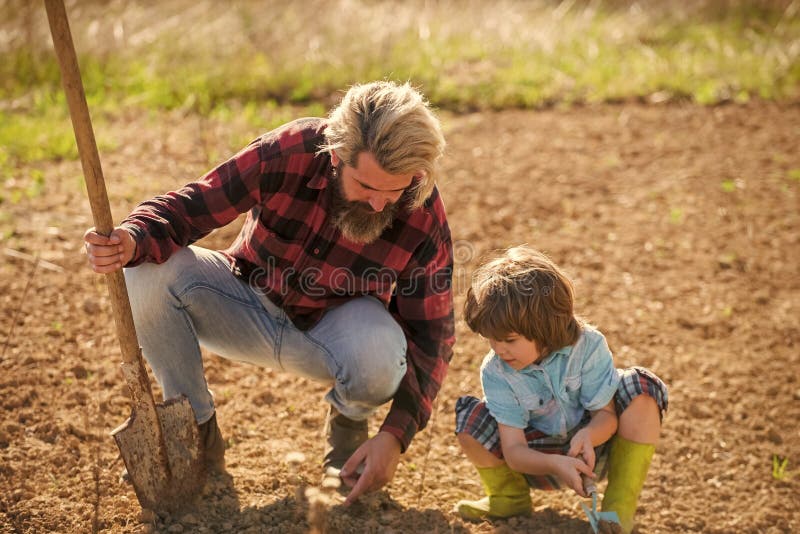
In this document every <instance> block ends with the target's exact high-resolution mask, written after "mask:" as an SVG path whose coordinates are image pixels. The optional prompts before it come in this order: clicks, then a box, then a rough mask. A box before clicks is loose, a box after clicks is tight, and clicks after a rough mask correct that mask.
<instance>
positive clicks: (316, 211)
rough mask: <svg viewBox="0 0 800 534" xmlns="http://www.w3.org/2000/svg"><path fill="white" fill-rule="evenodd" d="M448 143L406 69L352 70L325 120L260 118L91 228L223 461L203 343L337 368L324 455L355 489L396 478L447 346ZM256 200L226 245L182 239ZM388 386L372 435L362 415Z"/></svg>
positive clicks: (331, 371) (93, 250)
mask: <svg viewBox="0 0 800 534" xmlns="http://www.w3.org/2000/svg"><path fill="white" fill-rule="evenodd" d="M444 146H445V142H444V138H443V135H442V132H441V128H440V124H439V121H438V119H437V118H436V117H435V116H434V115H433V113H432V112H431V110H430V108H429V106H428V104H427V103H426V102H425V100H424V98H423V97H422V96H421V95H420V94H419V93H418V92H417V91H415V90H414V89H413V88H411V87H410V86H409V85H408V84H405V85H397V84H394V83H390V82H375V83H370V84H366V85H357V86H354V87H352V88H351V89H350V90H349V91H348V92H347V94H346V95H345V96H344V98H343V99H342V101H341V103H340V104H339V105H338V106H337V107H336V108H335V109H333V110H332V111H331V113H330V115H329V117H328V118H327V119H315V118H306V119H299V120H296V121H293V122H290V123H288V124H286V125H284V126H282V127H280V128H278V129H276V130H274V131H272V132H269V133H267V134H264V135H263V136H261V137H259V138H258V139H256V140H255V141H253V142H252V143H251V144H250V145H249V146H247V147H246V148H244V149H243V150H242V151H241V152H239V153H238V154H237V155H235V156H233V157H232V158H231V159H230V160H228V161H226V162H225V163H223V164H221V165H220V166H219V167H217V168H216V169H214V170H212V171H210V172H209V173H208V174H206V175H205V176H203V177H201V178H200V179H198V180H197V181H195V182H193V183H190V184H188V185H186V186H184V187H183V188H181V189H179V190H177V191H173V192H170V193H167V194H165V195H162V196H157V197H155V198H153V199H151V200H148V201H146V202H143V203H142V204H141V205H139V206H138V207H137V208H136V209H134V211H133V212H132V213H131V214H130V215H129V216H128V217H127V218H126V219H125V220H124V221H122V223H121V224H120V226H119V227H117V228H115V230H114V231H113V232H112V234H111V235H110V236H109V237H105V236H101V235H99V234H97V233H96V232H94V230H93V229H90V230H89V231H87V233H86V234H85V236H84V240H85V243H86V250H87V254H88V257H89V262H90V264H91V266H92V269H93V270H94V271H96V272H98V273H107V272H111V271H114V270H117V269H120V268H122V267H123V266H124V267H126V269H125V278H126V282H127V285H128V292H129V294H130V300H131V307H132V310H133V315H134V322H135V324H136V329H137V335H138V339H139V343H140V345H141V346H142V350H143V353H144V355H145V357H146V358H147V360H148V362H149V363H150V366H151V367H152V369H153V371H154V373H155V376H156V378H157V379H158V381H159V383H160V384H161V387H162V389H163V391H164V396H165V398H171V397H174V396H177V395H179V394H184V395H186V396H187V397H188V398H189V401H190V402H191V404H192V407H193V408H194V411H195V414H196V416H197V421H198V423H199V424H200V433H201V438H202V439H203V444H204V448H205V454H206V461H207V463H208V464H209V465H210V466H211V467H212V468H217V469H221V468H224V448H225V447H224V442H223V439H222V436H221V434H220V431H219V427H218V426H217V422H216V414H215V410H214V402H213V399H212V396H211V393H210V392H209V390H208V386H207V384H206V381H205V376H204V374H203V363H202V358H201V353H200V345H202V346H204V347H206V348H207V349H209V350H211V351H213V352H215V353H216V354H219V355H220V356H223V357H225V358H229V359H233V360H241V361H246V362H250V363H254V364H256V365H260V366H269V367H275V368H278V369H285V370H288V371H291V372H295V373H298V374H301V375H304V376H307V377H310V378H313V379H318V380H323V381H327V382H332V383H333V385H332V387H331V389H330V391H329V392H328V393H327V395H326V397H325V398H326V401H327V402H328V403H330V410H329V413H328V417H327V419H326V436H327V447H326V454H325V459H324V463H323V466H324V469H325V472H326V473H327V474H328V475H329V476H340V477H341V479H342V480H343V481H344V482H345V483H346V484H347V485H348V486H351V487H352V490H351V491H350V493H349V495H348V496H347V499H346V501H345V502H346V503H347V504H350V503H352V502H353V501H354V500H356V499H357V498H358V497H359V496H360V495H361V494H363V493H364V492H367V491H373V490H376V489H378V488H380V487H382V486H383V485H385V484H386V483H388V482H389V481H390V480H391V479H392V477H393V476H394V472H395V469H396V467H397V463H398V461H399V457H400V454H401V452H402V451H405V449H406V448H407V447H408V445H409V443H410V442H411V440H412V438H413V436H414V435H415V434H416V432H417V431H419V430H421V429H422V428H423V427H424V426H425V424H426V423H427V421H428V418H429V417H430V413H431V403H432V401H433V399H434V398H435V396H436V394H437V393H438V390H439V387H440V385H441V383H442V380H443V379H444V376H445V373H446V370H447V366H448V363H449V361H450V357H451V355H452V345H453V342H454V325H453V301H452V293H451V280H452V267H453V254H452V243H451V238H450V231H449V228H448V225H447V220H446V216H445V212H444V206H443V204H442V200H441V198H440V197H439V192H438V190H437V189H436V187H435V177H436V171H437V167H438V163H439V161H440V158H441V156H442V154H443V151H444ZM245 212H247V218H246V222H245V224H244V227H243V228H242V231H241V233H240V234H239V236H238V237H237V239H236V240H235V242H234V243H233V244H232V245H231V246H230V247H229V248H228V249H226V250H223V251H210V250H206V249H203V248H199V247H194V246H189V245H191V243H193V242H194V241H196V240H198V239H200V238H202V237H203V236H205V235H207V234H208V233H209V232H211V231H212V230H213V229H215V228H218V227H221V226H224V225H226V224H228V223H230V222H231V221H233V220H234V219H235V218H236V217H237V216H238V215H239V214H241V213H245ZM390 399H391V400H392V401H393V402H392V405H391V408H390V411H389V413H388V415H387V417H386V419H385V421H384V422H383V425H382V426H381V428H380V431H379V432H378V433H377V434H376V435H375V436H373V437H372V438H369V439H368V436H367V417H368V416H369V415H370V414H371V413H373V412H374V411H375V410H376V409H377V407H378V406H380V405H381V404H383V403H385V402H387V401H388V400H390Z"/></svg>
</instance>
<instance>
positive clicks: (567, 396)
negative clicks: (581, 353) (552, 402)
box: [560, 375, 582, 405]
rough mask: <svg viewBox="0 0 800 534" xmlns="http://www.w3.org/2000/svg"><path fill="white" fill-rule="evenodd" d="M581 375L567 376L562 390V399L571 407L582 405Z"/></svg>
mask: <svg viewBox="0 0 800 534" xmlns="http://www.w3.org/2000/svg"><path fill="white" fill-rule="evenodd" d="M581 383H582V381H581V375H573V376H565V377H564V385H563V387H562V390H561V392H560V393H561V397H562V398H563V399H564V400H565V401H568V402H569V403H570V404H571V405H578V404H579V403H580V394H581Z"/></svg>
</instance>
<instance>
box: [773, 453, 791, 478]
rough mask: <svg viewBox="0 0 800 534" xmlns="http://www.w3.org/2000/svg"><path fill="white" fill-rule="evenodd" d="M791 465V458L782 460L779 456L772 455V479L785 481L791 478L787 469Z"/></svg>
mask: <svg viewBox="0 0 800 534" xmlns="http://www.w3.org/2000/svg"><path fill="white" fill-rule="evenodd" d="M788 465H789V458H781V457H780V456H778V455H777V454H773V455H772V478H774V479H775V480H785V479H787V478H788V477H789V473H787V472H786V468H787V467H788Z"/></svg>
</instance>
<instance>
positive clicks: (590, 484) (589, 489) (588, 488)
mask: <svg viewBox="0 0 800 534" xmlns="http://www.w3.org/2000/svg"><path fill="white" fill-rule="evenodd" d="M581 481H582V482H583V491H585V492H586V495H589V496H590V497H591V495H592V493H597V484H595V482H594V479H593V478H591V477H587V476H586V475H581Z"/></svg>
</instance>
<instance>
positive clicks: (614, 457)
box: [603, 436, 656, 534]
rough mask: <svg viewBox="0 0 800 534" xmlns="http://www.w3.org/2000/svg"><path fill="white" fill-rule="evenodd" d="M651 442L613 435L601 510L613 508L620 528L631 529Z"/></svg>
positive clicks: (646, 468)
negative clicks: (635, 440) (637, 441)
mask: <svg viewBox="0 0 800 534" xmlns="http://www.w3.org/2000/svg"><path fill="white" fill-rule="evenodd" d="M655 451H656V447H655V445H649V444H646V443H636V442H634V441H628V440H627V439H625V438H623V437H620V436H615V437H614V442H613V443H612V444H611V452H610V453H609V456H608V487H607V488H606V493H605V495H604V496H603V511H604V512H611V511H614V512H617V515H618V516H619V520H620V523H621V525H622V530H623V531H624V532H625V533H626V534H627V533H630V531H631V530H633V516H634V515H635V514H636V505H637V504H638V502H639V494H640V493H641V492H642V487H643V486H644V479H645V478H646V477H647V470H648V469H649V468H650V460H651V459H652V458H653V453H654V452H655Z"/></svg>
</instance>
